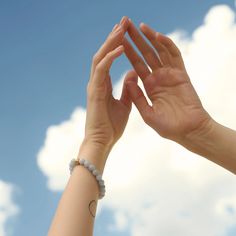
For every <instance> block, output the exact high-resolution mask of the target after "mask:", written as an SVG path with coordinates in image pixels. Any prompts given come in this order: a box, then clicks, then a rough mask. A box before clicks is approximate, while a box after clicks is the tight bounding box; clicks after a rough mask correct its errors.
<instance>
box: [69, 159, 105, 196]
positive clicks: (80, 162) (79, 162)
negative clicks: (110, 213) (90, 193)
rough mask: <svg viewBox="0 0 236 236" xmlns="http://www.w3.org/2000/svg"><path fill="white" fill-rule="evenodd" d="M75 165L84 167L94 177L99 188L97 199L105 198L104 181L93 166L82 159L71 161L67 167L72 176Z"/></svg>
mask: <svg viewBox="0 0 236 236" xmlns="http://www.w3.org/2000/svg"><path fill="white" fill-rule="evenodd" d="M76 165H81V166H84V167H85V168H86V169H88V170H89V171H90V172H91V173H92V175H94V177H95V178H96V180H97V182H98V186H99V199H102V198H103V197H104V196H105V192H106V188H105V183H104V180H103V179H102V175H101V174H100V173H99V171H98V170H97V169H96V167H95V166H94V165H93V164H91V163H90V162H89V161H88V160H85V159H82V158H81V159H78V160H76V159H72V160H71V162H70V165H69V169H70V174H72V171H73V169H74V167H75V166H76Z"/></svg>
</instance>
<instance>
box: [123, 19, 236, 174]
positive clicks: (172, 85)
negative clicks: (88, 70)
mask: <svg viewBox="0 0 236 236" xmlns="http://www.w3.org/2000/svg"><path fill="white" fill-rule="evenodd" d="M140 29H141V31H142V33H143V35H144V36H145V37H146V39H147V40H149V41H150V43H151V44H152V46H153V48H154V49H155V50H154V49H152V48H151V47H150V46H149V45H148V44H147V42H146V41H145V40H144V38H143V37H142V35H141V34H140V33H139V31H138V29H137V28H136V27H135V25H134V24H133V23H132V21H131V20H130V24H129V28H128V33H129V36H130V38H131V39H132V40H133V42H134V43H135V45H136V46H137V48H138V49H139V50H140V52H141V54H142V55H143V58H144V59H145V61H144V60H143V59H142V58H141V57H140V56H139V55H138V54H137V53H136V52H135V50H134V49H133V47H132V46H131V44H130V43H129V41H128V40H127V39H126V38H124V40H123V45H124V47H125V54H126V56H127V58H128V59H129V60H130V62H131V64H132V65H133V67H134V68H135V70H136V72H137V74H138V75H139V77H140V78H141V79H142V82H143V85H144V88H145V90H146V93H147V95H148V97H149V99H150V100H151V102H152V104H151V105H149V104H148V102H147V99H146V97H145V96H144V93H143V91H142V90H141V88H140V87H139V86H138V84H137V80H134V81H129V83H128V90H129V93H130V96H131V99H132V101H133V103H134V104H135V105H136V107H137V109H138V110H139V112H140V114H141V116H142V118H143V120H144V121H145V123H147V124H148V125H149V126H150V127H152V128H153V129H154V130H155V131H157V133H158V134H160V135H161V136H162V137H164V138H168V139H171V140H173V141H175V142H177V143H179V144H181V145H182V146H184V147H186V148H187V149H189V150H190V151H192V152H195V153H197V154H199V155H202V156H204V157H206V158H208V159H209V160H211V161H213V162H215V163H216V164H218V165H221V166H222V167H224V168H226V169H228V170H229V171H231V172H232V173H234V174H235V173H236V146H235V143H236V132H235V131H233V130H231V129H229V128H227V127H224V126H222V125H220V124H218V123H217V122H216V121H214V120H213V119H212V117H211V116H210V115H209V114H208V113H207V112H206V110H205V109H204V108H203V106H202V104H201V101H200V99H199V97H198V95H197V93H196V91H195V89H194V87H193V85H192V84H191V81H190V78H189V76H188V74H187V71H186V69H185V66H184V62H183V59H182V56H181V53H180V51H179V49H178V48H177V47H176V45H175V44H174V42H173V41H172V40H171V39H170V38H168V37H166V36H164V35H162V34H160V33H158V32H156V31H154V30H153V29H151V28H150V27H149V26H148V25H146V24H143V23H142V24H140ZM157 53H158V54H159V58H158V57H157V56H156V55H157ZM147 65H149V67H150V68H151V71H150V70H149V68H148V67H147Z"/></svg>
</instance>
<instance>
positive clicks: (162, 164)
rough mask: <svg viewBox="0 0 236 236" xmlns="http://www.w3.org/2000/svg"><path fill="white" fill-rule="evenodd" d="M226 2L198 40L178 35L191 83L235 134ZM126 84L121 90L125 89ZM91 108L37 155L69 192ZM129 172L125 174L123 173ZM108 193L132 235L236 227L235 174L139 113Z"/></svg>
mask: <svg viewBox="0 0 236 236" xmlns="http://www.w3.org/2000/svg"><path fill="white" fill-rule="evenodd" d="M234 17H235V13H234V12H233V11H232V10H231V9H230V8H229V7H228V6H225V5H219V6H216V7H213V8H212V9H210V11H209V12H208V14H207V15H206V17H205V21H204V24H203V25H201V26H200V27H198V28H197V29H196V30H195V31H194V33H193V35H192V36H191V38H190V37H187V36H186V34H185V33H183V32H179V31H178V32H177V31H176V32H173V33H172V34H170V36H171V37H172V38H173V39H174V41H175V42H176V43H177V45H178V46H179V47H180V49H181V51H182V54H183V57H184V59H185V63H186V67H187V69H188V72H189V75H190V77H191V80H192V82H193V84H194V86H195V88H196V90H197V92H198V94H199V96H200V98H201V100H202V103H203V105H204V107H205V108H206V110H207V111H208V112H209V113H210V114H211V115H212V116H213V117H214V118H215V119H216V120H217V121H218V122H220V123H222V124H224V125H226V126H229V127H231V128H233V129H236V93H235V91H236V79H235V78H236V65H235V62H236V44H235V42H236V24H235V22H234ZM122 80H123V76H122V78H121V80H120V81H119V82H118V83H117V84H116V85H115V87H114V94H115V96H116V97H118V95H119V94H120V92H121V83H122V82H121V81H122ZM84 122H85V110H84V109H83V108H77V109H76V110H75V112H74V113H73V114H72V116H71V118H70V119H69V120H68V121H66V122H63V123H62V124H60V125H55V126H52V127H49V129H48V131H47V135H46V140H45V143H44V145H43V147H42V148H41V150H40V152H39V155H38V164H39V167H40V169H41V170H42V172H43V173H44V174H45V175H46V176H47V177H48V187H49V188H50V189H51V190H53V191H55V190H63V189H64V187H65V184H66V182H67V179H68V177H69V173H68V169H67V166H68V163H69V161H70V159H71V158H72V157H75V156H76V155H77V152H78V148H79V147H78V145H79V144H80V143H81V141H82V138H83V133H84ZM121 170H122V171H121ZM104 179H105V180H106V185H107V195H106V197H105V198H104V200H102V201H101V202H100V204H99V209H98V210H99V211H100V210H101V209H102V208H103V207H109V208H110V209H113V210H114V212H116V214H115V220H116V224H115V225H113V226H108V228H110V229H114V228H116V229H117V230H123V229H125V228H126V227H127V225H128V226H129V228H130V230H131V232H132V236H139V235H140V236H141V235H162V236H168V235H175V236H180V235H181V236H183V235H191V236H195V235H210V236H217V235H220V236H223V235H226V234H225V232H226V230H227V228H228V227H230V226H231V225H232V224H235V222H236V205H235V202H236V186H235V176H234V175H233V174H231V173H230V172H228V171H226V170H224V169H223V168H221V167H219V166H217V165H215V164H213V163H211V162H209V161H207V160H206V159H204V158H202V157H199V156H198V155H196V154H193V153H190V152H189V151H187V150H185V149H184V148H182V147H181V146H179V145H178V144H176V143H174V142H172V141H169V140H165V139H162V138H160V137H159V136H158V135H157V134H156V133H155V132H154V131H153V130H152V129H151V128H148V127H147V126H146V125H145V123H144V122H143V121H142V119H141V117H140V115H139V114H138V112H137V110H136V109H135V107H134V109H133V111H132V113H131V115H130V119H129V122H128V125H127V128H126V130H125V133H124V135H123V137H122V138H121V139H120V140H119V142H118V143H117V144H116V146H115V147H114V149H113V150H112V153H111V155H110V157H109V159H108V161H107V166H106V169H105V172H104Z"/></svg>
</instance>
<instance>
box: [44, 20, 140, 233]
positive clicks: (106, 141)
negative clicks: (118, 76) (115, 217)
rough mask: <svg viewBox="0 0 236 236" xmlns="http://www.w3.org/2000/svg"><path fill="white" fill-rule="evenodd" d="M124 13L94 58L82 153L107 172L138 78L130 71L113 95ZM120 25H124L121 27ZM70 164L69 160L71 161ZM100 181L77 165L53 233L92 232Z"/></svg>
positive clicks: (88, 88)
mask: <svg viewBox="0 0 236 236" xmlns="http://www.w3.org/2000/svg"><path fill="white" fill-rule="evenodd" d="M128 23H129V22H128V19H127V17H124V18H123V20H122V21H121V22H120V24H119V25H116V26H115V27H114V29H113V31H112V32H111V33H110V35H109V36H108V37H107V39H106V41H105V43H104V44H103V45H102V47H101V48H100V49H99V51H98V52H97V53H96V54H95V56H94V58H93V63H92V68H91V77H90V80H89V83H88V86H87V113H86V124H85V137H84V141H83V143H82V145H81V147H80V150H79V154H78V156H79V157H81V158H84V159H87V160H89V161H90V163H92V164H94V165H95V166H96V168H97V169H98V170H99V171H100V173H103V170H104V167H105V163H106V160H107V158H108V155H109V153H110V151H111V149H112V147H113V146H114V144H115V143H116V142H117V140H118V139H119V138H120V137H121V135H122V134H123V132H124V129H125V126H126V124H127V121H128V117H129V113H130V111H131V106H132V102H131V100H130V98H129V96H128V92H127V87H126V83H127V81H128V80H130V79H134V80H135V79H136V80H137V75H136V73H135V72H134V71H130V72H128V73H127V75H126V77H125V79H124V84H123V90H122V94H121V98H120V99H119V100H118V99H115V98H114V97H113V96H112V84H111V78H110V75H109V70H110V67H111V65H112V62H113V61H114V60H115V59H116V58H117V57H119V56H120V55H121V54H122V53H123V51H124V48H123V47H122V46H121V44H122V39H123V37H124V34H125V31H126V29H127V25H128ZM119 26H120V27H119ZM68 164H69V163H68ZM98 194H99V189H98V184H97V182H96V180H95V178H94V177H93V175H92V174H91V173H90V172H89V171H88V170H87V169H86V168H84V167H83V166H76V167H75V168H74V170H73V172H72V175H71V177H70V179H69V181H68V184H67V186H66V188H65V190H64V192H63V194H62V197H61V199H60V202H59V205H58V208H57V210H56V213H55V216H54V219H53V222H52V224H51V227H50V230H49V233H48V235H49V236H65V235H66V236H91V235H92V234H93V227H94V218H95V214H96V207H97V201H98Z"/></svg>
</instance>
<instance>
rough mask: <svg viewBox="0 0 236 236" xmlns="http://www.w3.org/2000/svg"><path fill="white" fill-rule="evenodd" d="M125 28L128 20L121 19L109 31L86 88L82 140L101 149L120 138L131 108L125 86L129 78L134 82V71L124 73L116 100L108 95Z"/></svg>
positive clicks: (120, 52) (93, 65)
mask: <svg viewBox="0 0 236 236" xmlns="http://www.w3.org/2000/svg"><path fill="white" fill-rule="evenodd" d="M128 25H129V20H128V18H127V17H123V19H122V21H121V22H120V24H119V25H116V26H115V27H114V28H113V31H112V32H111V33H110V34H109V36H108V37H107V39H106V41H105V43H104V44H103V45H102V46H101V48H100V49H99V50H98V52H97V53H96V54H95V55H94V57H93V62H92V68H91V76H90V80H89V83H88V86H87V116H86V125H85V140H86V141H87V142H90V143H91V142H92V143H93V144H94V143H95V144H96V145H97V144H98V145H102V146H104V147H112V146H113V145H114V144H115V142H116V141H117V140H118V139H119V138H120V136H121V135H122V133H123V131H124V128H125V126H126V123H127V121H128V117H129V113H130V110H131V106H132V101H131V100H130V98H129V96H128V91H127V87H126V83H127V81H129V79H133V80H137V74H136V73H135V71H129V72H128V73H127V75H126V77H125V80H124V83H123V90H122V94H121V98H120V99H119V100H118V99H115V98H114V97H113V96H112V83H111V78H110V75H109V70H110V67H111V65H112V63H113V61H114V60H115V59H116V58H117V57H119V56H120V55H121V54H122V53H123V52H124V47H123V46H122V41H123V38H124V34H125V32H126V31H127V28H128Z"/></svg>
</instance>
